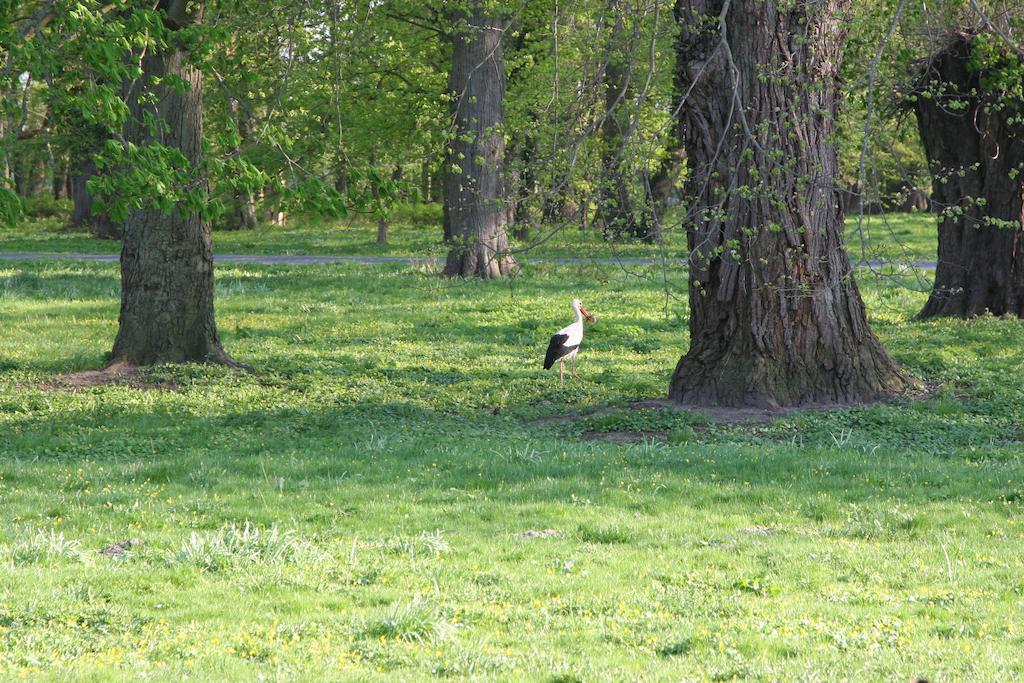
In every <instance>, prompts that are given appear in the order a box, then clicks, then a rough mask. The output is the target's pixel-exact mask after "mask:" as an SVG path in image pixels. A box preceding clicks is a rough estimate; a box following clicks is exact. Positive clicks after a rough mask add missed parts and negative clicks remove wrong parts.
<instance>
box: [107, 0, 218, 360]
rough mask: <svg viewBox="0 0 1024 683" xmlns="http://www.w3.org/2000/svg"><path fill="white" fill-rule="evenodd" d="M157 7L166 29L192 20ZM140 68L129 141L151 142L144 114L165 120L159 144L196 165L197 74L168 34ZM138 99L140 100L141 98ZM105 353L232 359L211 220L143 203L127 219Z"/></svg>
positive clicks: (178, 2) (171, 4)
mask: <svg viewBox="0 0 1024 683" xmlns="http://www.w3.org/2000/svg"><path fill="white" fill-rule="evenodd" d="M159 6H160V8H161V9H164V10H165V11H167V13H168V18H167V19H166V21H168V25H169V26H171V27H175V26H181V25H182V24H183V23H187V22H190V21H196V20H198V19H197V17H196V15H195V14H194V13H190V12H188V11H186V9H185V1H184V0H168V1H165V2H161V3H160V5H159ZM195 12H198V10H195ZM142 69H143V76H142V78H140V79H139V80H138V81H137V82H135V83H134V84H133V86H132V88H131V90H130V92H129V94H128V104H129V107H130V110H131V115H130V117H129V121H128V124H127V126H126V130H125V134H126V137H127V139H128V140H130V141H132V142H134V143H135V144H139V145H145V144H151V143H152V142H153V141H154V132H153V131H151V130H149V128H148V126H147V125H146V122H145V118H144V114H147V113H148V114H149V115H150V116H152V117H153V118H154V119H155V120H156V121H158V122H160V124H161V125H162V126H163V129H162V131H159V132H158V133H157V135H158V136H159V140H160V142H162V143H163V144H164V145H167V146H169V147H172V148H176V149H178V150H180V151H181V153H182V154H183V155H184V157H185V158H186V159H187V160H188V161H189V162H190V164H191V165H192V166H193V168H195V167H197V166H198V165H199V164H200V162H201V156H202V139H203V80H202V74H201V73H200V72H199V71H198V70H197V69H195V68H194V67H192V66H191V65H189V63H188V54H187V52H186V51H185V50H184V49H183V48H182V47H181V46H180V45H178V44H177V41H176V40H175V39H174V37H173V36H172V38H171V40H170V44H169V45H168V46H167V48H166V49H164V50H162V51H149V52H147V53H146V55H145V56H144V57H143V59H142ZM168 76H173V77H175V79H180V80H181V81H183V82H184V83H186V84H188V90H187V91H185V92H179V91H177V90H175V89H173V88H171V87H169V86H167V85H164V84H162V83H158V82H156V81H157V80H158V79H161V80H166V79H167V77H168ZM140 97H144V98H145V99H144V101H143V102H142V103H140V102H139V99H140ZM196 182H199V183H204V182H205V181H204V180H201V179H197V181H196ZM111 356H112V358H111V364H112V365H113V364H120V363H124V364H128V365H150V364H154V363H183V362H190V361H196V362H203V361H213V362H221V363H227V364H231V365H235V363H234V361H232V360H231V358H230V357H229V356H228V355H227V353H226V352H225V351H224V349H223V348H222V347H221V343H220V340H219V338H218V336H217V326H216V324H215V323H214V316H213V249H212V245H211V242H210V224H209V222H208V221H206V220H204V219H203V218H201V217H200V216H199V215H198V214H196V213H187V214H183V213H181V212H180V211H179V210H178V209H177V208H176V209H174V210H173V211H172V212H171V213H170V214H166V213H163V212H162V211H160V210H159V209H156V208H144V209H142V210H140V211H136V212H135V213H134V214H132V215H131V217H130V218H129V219H128V220H127V222H126V224H125V231H124V242H123V246H122V249H121V316H120V328H119V329H118V333H117V339H116V340H115V341H114V349H113V352H112V354H111Z"/></svg>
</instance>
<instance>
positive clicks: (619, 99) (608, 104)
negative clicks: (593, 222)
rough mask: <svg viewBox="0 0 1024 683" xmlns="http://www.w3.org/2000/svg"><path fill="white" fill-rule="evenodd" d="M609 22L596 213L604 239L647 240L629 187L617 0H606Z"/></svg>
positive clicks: (623, 45) (624, 63) (624, 45)
mask: <svg viewBox="0 0 1024 683" xmlns="http://www.w3.org/2000/svg"><path fill="white" fill-rule="evenodd" d="M608 10H609V12H608V13H609V14H610V15H611V21H612V22H613V24H612V28H611V31H610V33H609V38H608V40H609V49H608V58H607V62H606V64H605V71H604V87H605V110H604V120H603V121H602V122H601V139H602V149H601V202H600V204H599V206H598V215H599V217H600V219H601V222H602V223H603V224H604V234H605V238H606V239H622V238H626V237H635V238H640V239H643V240H644V241H647V242H651V241H653V240H654V234H653V232H652V231H651V229H650V226H649V225H648V221H647V220H646V219H647V217H646V216H643V215H641V216H639V217H638V216H637V213H636V209H635V207H634V205H633V204H634V202H633V198H632V196H630V188H629V182H628V178H629V169H628V162H627V160H626V150H627V148H628V145H629V140H630V137H631V136H632V127H633V122H632V120H631V116H630V109H629V106H628V104H629V99H630V90H631V82H630V81H631V80H632V74H631V69H630V62H629V56H630V55H629V49H628V44H629V42H630V37H629V36H628V35H627V34H626V27H625V22H624V19H623V15H624V13H625V12H626V11H627V8H626V7H623V6H622V3H621V2H619V1H618V0H612V2H610V3H609V8H608Z"/></svg>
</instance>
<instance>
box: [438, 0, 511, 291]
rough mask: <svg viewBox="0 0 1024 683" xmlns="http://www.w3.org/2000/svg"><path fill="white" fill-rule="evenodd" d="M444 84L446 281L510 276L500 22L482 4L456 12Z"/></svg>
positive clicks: (474, 1)
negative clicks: (447, 128) (447, 126)
mask: <svg viewBox="0 0 1024 683" xmlns="http://www.w3.org/2000/svg"><path fill="white" fill-rule="evenodd" d="M457 22H458V26H457V27H456V29H455V30H454V31H453V32H452V34H451V36H452V58H451V59H452V61H451V70H450V72H449V77H448V90H449V92H450V96H451V109H450V111H451V125H452V132H451V136H450V141H449V143H448V145H449V146H448V158H447V160H446V163H445V169H444V220H445V235H446V237H447V241H448V243H449V244H450V251H449V252H448V260H447V263H446V264H445V268H444V274H445V275H448V276H461V277H473V276H475V277H482V278H494V277H501V276H504V275H509V274H511V273H514V272H515V270H516V268H517V266H516V261H515V259H514V258H513V257H512V256H511V255H510V254H509V253H508V249H509V243H508V235H507V232H506V228H507V224H508V211H507V207H506V202H507V201H508V197H507V196H506V193H507V190H508V184H507V183H506V181H505V177H504V175H505V138H504V131H503V130H502V124H503V123H504V120H505V115H504V98H505V60H504V52H503V49H502V37H503V35H504V30H503V27H504V23H503V19H502V17H501V16H500V15H499V14H497V13H495V12H493V11H489V9H488V6H487V3H486V2H485V1H484V0H472V1H471V2H470V3H469V6H468V8H467V9H466V10H465V11H460V12H458V15H457Z"/></svg>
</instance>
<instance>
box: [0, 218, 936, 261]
mask: <svg viewBox="0 0 1024 683" xmlns="http://www.w3.org/2000/svg"><path fill="white" fill-rule="evenodd" d="M846 225H847V231H846V241H847V247H848V249H849V251H850V255H851V257H852V258H854V259H855V260H860V259H863V260H868V261H887V262H888V261H893V262H895V263H896V264H899V263H908V262H912V261H934V260H935V240H936V222H935V217H934V216H933V215H931V214H921V213H907V214H898V213H890V214H879V215H867V216H865V218H864V220H863V221H859V220H858V218H857V216H851V217H848V219H847V221H846ZM441 235H442V232H441V227H440V224H439V222H436V221H427V222H422V221H419V222H408V221H403V219H402V217H399V218H397V219H396V221H395V223H394V225H393V226H392V229H391V238H390V241H389V242H388V243H387V244H377V243H376V225H375V224H374V223H373V222H372V221H368V220H366V219H365V218H355V219H351V220H343V221H329V220H322V219H317V220H313V219H309V218H303V217H297V218H293V219H292V220H291V221H290V222H289V223H288V224H287V225H285V226H264V227H262V228H260V229H257V230H252V231H222V230H218V231H214V234H213V242H214V251H215V252H216V253H218V254H242V255H245V254H281V255H305V254H310V255H325V254H326V255H348V256H416V257H435V258H438V257H443V256H444V255H445V253H446V251H447V250H446V248H445V245H444V243H443V242H442V240H441ZM512 248H513V250H514V251H515V254H516V256H517V257H519V258H520V259H526V260H529V259H544V258H615V257H623V258H635V257H647V258H652V259H658V260H661V259H667V260H669V261H672V260H679V259H683V258H685V256H686V235H685V233H684V231H683V229H682V228H681V226H680V225H679V223H678V221H676V220H666V224H665V228H664V242H663V243H662V244H644V243H642V242H635V241H633V242H623V243H609V242H607V241H605V240H604V239H603V238H602V237H601V233H600V231H599V230H597V229H588V230H580V229H579V227H578V226H575V225H562V226H553V225H552V226H544V227H543V228H541V229H539V230H534V231H533V232H532V233H531V234H529V235H528V236H527V238H526V240H513V246H512ZM119 249H120V245H119V244H118V243H117V242H112V241H109V240H95V239H92V238H90V237H89V236H88V235H87V234H84V233H68V232H65V231H64V230H63V224H62V222H61V221H59V220H56V219H38V220H32V221H26V222H25V223H23V224H22V225H21V226H19V227H17V228H15V229H4V228H0V253H3V252H43V253H46V252H50V253H82V254H116V253H118V251H119Z"/></svg>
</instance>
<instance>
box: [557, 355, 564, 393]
mask: <svg viewBox="0 0 1024 683" xmlns="http://www.w3.org/2000/svg"><path fill="white" fill-rule="evenodd" d="M564 375H565V361H564V360H560V361H558V386H560V387H564V386H565V378H564Z"/></svg>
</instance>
